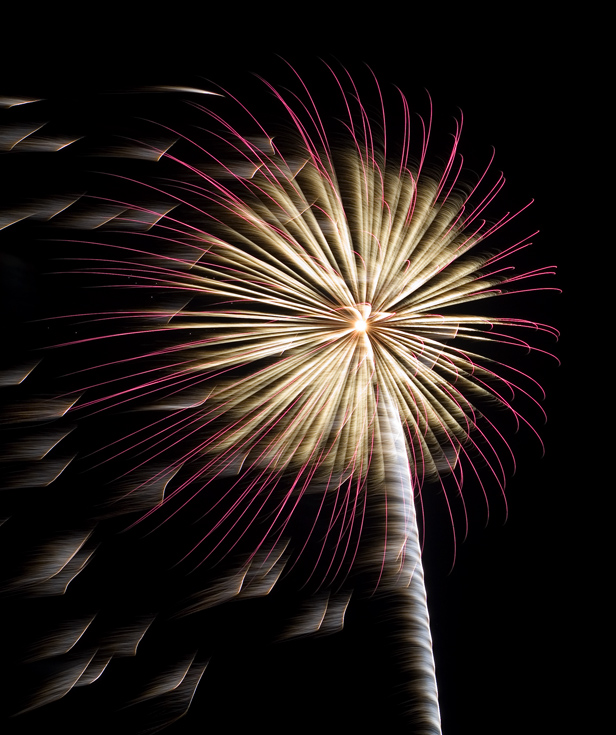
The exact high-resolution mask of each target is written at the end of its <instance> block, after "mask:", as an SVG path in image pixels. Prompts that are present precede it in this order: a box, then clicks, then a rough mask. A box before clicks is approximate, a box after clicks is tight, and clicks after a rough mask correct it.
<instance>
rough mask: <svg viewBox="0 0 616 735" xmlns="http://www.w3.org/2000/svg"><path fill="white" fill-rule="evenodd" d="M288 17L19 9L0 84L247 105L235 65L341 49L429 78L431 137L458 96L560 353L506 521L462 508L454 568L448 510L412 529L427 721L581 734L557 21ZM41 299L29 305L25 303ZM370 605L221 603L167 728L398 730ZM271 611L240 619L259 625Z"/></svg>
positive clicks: (257, 67) (568, 104) (77, 718)
mask: <svg viewBox="0 0 616 735" xmlns="http://www.w3.org/2000/svg"><path fill="white" fill-rule="evenodd" d="M303 12H305V11H302V15H300V16H296V18H295V19H294V20H291V19H289V22H288V24H287V22H286V21H285V19H283V18H280V17H278V18H270V17H262V16H261V15H259V16H255V18H254V23H253V19H250V20H249V22H248V23H246V22H245V20H244V21H243V22H242V26H241V27H240V26H239V24H238V21H237V19H228V18H222V17H218V15H214V16H212V15H210V14H209V13H208V12H204V13H203V15H199V14H197V15H193V14H192V13H190V12H188V11H186V12H174V17H173V18H172V21H173V22H168V21H167V18H166V14H161V17H160V18H159V19H158V18H157V19H153V18H145V19H144V18H142V19H137V20H135V21H134V22H133V21H131V22H129V21H127V20H125V19H123V20H120V19H115V18H111V17H107V18H104V19H99V20H97V21H93V20H85V19H80V18H77V19H75V20H74V22H75V23H76V25H73V30H72V31H71V32H70V33H67V32H64V33H62V32H59V31H56V30H55V27H56V26H55V24H54V26H53V30H52V26H50V27H49V28H48V29H47V32H45V28H44V26H45V24H44V22H43V21H42V20H38V21H37V22H36V23H35V25H36V30H37V33H36V38H34V37H33V36H32V35H29V33H28V29H29V28H31V25H29V21H26V20H25V19H20V20H19V21H16V22H15V26H14V27H15V32H16V34H19V36H20V38H23V39H24V41H23V43H21V44H19V45H18V46H19V47H18V48H15V50H14V51H13V52H12V53H11V54H8V56H9V57H10V64H9V65H6V64H5V67H4V68H5V74H4V76H3V85H4V86H6V85H8V87H9V89H6V90H0V91H6V92H9V93H19V92H21V91H23V92H25V93H33V94H36V95H38V94H41V95H44V96H46V97H49V98H52V97H54V96H56V98H58V97H59V98H61V99H63V100H65V101H67V102H71V101H76V100H78V99H80V98H81V97H82V96H83V93H84V91H85V92H86V94H89V91H90V90H92V91H98V90H101V89H107V90H111V89H118V88H131V86H133V85H142V84H158V83H162V84H168V83H169V84H179V85H188V86H205V85H206V82H205V81H204V79H212V80H214V81H216V82H218V83H220V84H222V85H223V86H232V88H233V89H234V90H241V91H242V98H243V99H247V101H248V104H249V105H250V106H251V109H253V110H256V111H257V114H258V110H259V104H260V103H259V96H260V95H261V94H262V89H261V88H260V87H259V82H258V81H256V80H254V81H253V80H252V79H251V78H250V72H257V73H259V74H261V75H262V76H264V77H265V78H267V79H268V80H272V81H274V82H276V81H277V80H278V79H279V78H280V76H279V70H282V71H281V72H280V75H282V76H285V77H286V75H287V72H286V70H285V68H284V64H283V63H282V62H281V61H280V59H278V58H277V56H276V54H280V55H281V56H283V57H284V58H285V59H287V60H288V61H290V62H291V63H293V64H294V66H296V68H297V69H298V70H299V72H300V74H302V76H303V77H304V78H305V80H306V81H307V83H308V85H309V86H310V85H311V84H312V83H313V81H314V80H316V82H315V83H320V80H322V79H323V74H322V73H321V72H320V71H319V72H318V73H317V72H315V71H314V69H315V67H317V66H318V65H319V63H320V62H319V61H318V57H319V56H322V57H325V58H327V59H328V60H332V59H338V60H339V61H341V62H342V63H345V64H346V65H348V67H349V69H350V70H351V72H352V73H353V74H354V75H355V74H357V73H359V74H360V75H364V76H363V79H364V82H367V81H368V77H367V76H366V75H365V74H364V72H363V71H362V70H361V62H366V63H368V64H369V65H370V67H371V68H372V69H373V70H374V72H375V73H376V75H377V77H378V78H379V81H380V82H381V84H383V85H388V84H397V85H398V86H400V88H401V89H402V90H403V91H404V93H405V94H406V96H407V98H408V99H409V101H410V105H411V108H412V109H413V110H416V109H418V108H421V109H423V106H424V104H425V92H424V89H428V90H429V92H430V94H431V96H432V99H433V100H434V104H435V121H436V125H437V127H438V128H439V129H440V130H441V131H442V130H445V131H449V130H450V129H451V125H450V124H449V121H451V120H452V117H453V115H455V114H456V107H460V108H461V109H462V110H463V112H464V116H465V118H464V119H465V122H464V125H465V128H464V134H463V138H462V144H461V150H462V151H463V153H465V154H466V155H468V157H469V158H470V159H471V165H472V162H473V161H474V160H476V161H478V162H479V161H481V160H485V156H488V155H489V147H490V146H491V145H493V146H495V148H496V151H497V158H496V163H495V167H496V168H498V169H501V168H502V169H503V170H504V171H505V174H506V176H507V179H508V184H507V188H506V190H505V192H504V193H503V194H502V195H501V198H502V199H508V202H507V204H508V206H511V207H515V206H516V205H518V206H522V205H523V204H525V203H526V201H527V200H528V199H529V198H534V199H535V204H534V205H533V207H532V210H531V211H530V212H529V213H527V214H526V215H524V222H523V226H522V225H521V227H522V230H523V232H527V231H533V230H534V229H540V230H541V233H540V235H538V236H537V237H535V238H534V241H535V243H536V244H535V246H534V247H533V252H532V262H534V263H536V264H537V265H538V266H539V265H549V264H552V263H554V264H557V265H558V267H559V275H558V276H557V277H556V279H553V283H551V284H550V285H555V286H556V285H557V286H559V287H561V288H563V289H564V295H563V296H558V295H550V296H549V297H548V296H546V297H543V298H541V299H535V300H533V298H532V297H531V298H530V301H527V302H526V303H527V305H528V304H529V303H530V305H531V306H532V307H533V308H535V307H537V308H539V309H540V311H541V314H540V315H538V316H537V319H538V320H540V321H546V322H548V323H551V324H553V325H555V326H556V327H558V328H560V329H561V330H562V332H563V336H562V339H561V341H560V343H559V345H558V346H557V347H556V348H555V351H556V352H557V354H558V355H559V357H560V358H561V360H562V361H563V366H562V367H560V368H557V367H556V366H555V364H552V363H550V362H549V361H547V360H546V361H545V362H544V363H543V364H541V365H540V366H539V367H538V368H537V370H538V371H539V373H540V378H541V382H542V383H543V385H544V387H545V388H546V390H547V393H548V398H547V400H546V402H545V408H546V411H547V413H548V417H549V420H548V423H547V425H546V426H545V427H544V428H543V429H542V430H541V434H542V437H543V439H544V442H545V445H546V456H545V457H544V458H542V457H541V456H540V455H541V450H540V447H539V446H538V444H537V442H536V441H535V440H534V439H533V438H532V437H531V436H530V434H527V435H526V437H525V438H523V439H522V440H520V442H519V446H518V447H517V449H518V465H519V469H518V471H517V473H516V475H515V476H514V477H513V478H511V479H510V481H509V485H508V494H507V498H508V503H509V520H508V521H507V523H506V524H505V525H503V523H502V522H503V515H504V514H503V508H502V503H500V502H499V500H498V498H497V497H496V498H495V499H494V500H495V502H494V507H493V516H492V519H491V521H490V523H489V525H488V526H487V528H484V522H485V513H482V512H481V510H480V509H479V510H478V511H477V513H476V514H475V515H473V514H471V523H470V532H469V537H468V539H467V541H466V542H465V543H464V544H462V545H461V546H459V547H458V553H457V560H456V564H455V567H454V569H453V570H452V571H451V572H449V567H450V565H451V560H452V548H451V540H450V539H451V534H450V532H449V520H448V518H447V517H446V516H445V514H444V513H443V516H442V519H441V520H442V524H441V526H440V527H438V528H435V527H434V526H432V527H431V528H430V529H429V530H428V535H427V541H426V544H427V548H426V556H425V567H426V578H427V588H428V600H429V607H430V613H431V619H432V629H433V638H434V648H435V658H436V666H437V677H438V682H439V692H440V701H441V708H442V719H443V731H444V732H445V733H447V734H448V735H453V734H455V733H477V734H480V733H514V732H515V733H518V732H539V731H546V730H547V731H549V732H551V731H560V732H576V731H579V730H577V728H576V727H574V726H573V725H572V720H571V718H572V715H573V709H574V708H576V706H575V705H574V701H575V698H574V697H573V696H572V691H573V689H575V690H577V691H578V694H577V697H581V696H582V695H581V694H580V693H579V690H578V684H582V683H583V682H582V681H581V679H582V677H581V675H580V674H579V671H580V667H579V659H578V657H579V655H580V651H581V645H580V641H579V639H578V637H577V636H576V635H575V634H574V633H573V632H572V628H574V621H575V618H576V613H575V610H576V608H577V606H578V605H579V602H580V601H579V597H580V596H582V595H584V592H583V591H580V588H581V587H584V583H583V582H582V580H583V579H584V576H585V566H586V565H585V562H584V559H583V556H582V548H581V544H580V543H579V542H578V539H579V534H580V532H581V531H584V529H585V525H586V524H585V521H584V520H583V519H584V517H585V512H586V511H585V507H586V500H585V499H584V498H583V497H581V495H582V491H583V490H584V491H585V488H584V487H582V485H581V478H582V473H581V469H580V466H579V465H580V459H579V458H580V456H581V455H583V453H584V450H583V449H582V448H580V446H583V444H584V443H585V441H586V440H585V438H584V436H582V437H580V433H582V434H583V433H585V432H586V426H588V430H591V429H590V424H591V421H590V419H586V418H584V414H585V409H584V408H583V407H580V405H579V399H576V398H573V397H572V393H573V392H574V390H573V387H572V386H573V385H574V384H576V383H577V381H579V379H580V377H579V365H578V366H577V368H576V370H575V371H574V369H573V359H574V355H573V344H574V343H576V342H577V340H578V338H579V336H578V335H576V334H575V332H574V331H573V329H572V328H570V327H569V325H572V324H575V322H571V321H569V319H568V317H567V316H566V314H567V312H566V304H567V303H573V301H574V299H573V297H572V292H573V290H574V289H575V290H576V294H579V290H578V285H577V283H578V280H579V269H578V266H577V264H578V263H579V262H580V258H581V259H582V260H583V259H584V256H583V255H582V256H581V255H580V248H584V243H583V242H582V243H581V242H580V240H581V239H582V240H583V239H584V238H583V237H582V238H581V237H580V232H579V229H578V228H576V227H575V224H576V221H577V219H578V211H579V208H580V206H581V205H580V196H581V193H580V189H581V188H582V183H581V179H583V178H584V162H583V161H584V159H583V156H584V155H585V154H584V152H583V149H584V147H585V144H584V143H582V140H586V136H585V135H584V134H583V132H582V131H581V130H580V125H581V124H582V123H581V115H580V113H582V112H585V111H586V110H587V109H588V97H589V92H588V87H587V81H586V78H585V76H584V74H583V72H582V70H581V67H580V66H579V65H578V64H577V63H576V58H575V51H573V49H572V47H570V46H569V45H568V43H567V34H568V33H569V32H570V29H569V28H567V27H564V26H560V28H558V27H554V26H550V25H549V24H544V25H543V26H542V27H537V26H536V25H535V24H534V23H533V21H532V20H531V19H529V18H519V17H505V16H504V15H503V16H502V17H501V18H500V19H495V20H494V21H492V20H490V19H486V18H481V19H480V18H472V17H470V18H469V17H468V16H466V17H464V18H459V17H457V16H456V15H451V16H449V14H448V13H447V11H446V10H443V13H442V17H441V16H440V14H435V17H434V18H432V19H430V22H425V21H423V20H420V19H419V18H410V17H406V18H400V19H398V18H397V17H396V11H391V12H386V11H385V12H384V11H383V10H381V9H379V13H378V16H381V17H378V16H377V17H374V15H366V17H365V18H363V19H362V21H361V22H360V23H358V24H357V25H358V26H359V28H358V29H356V27H355V24H356V22H357V20H356V19H355V21H354V22H351V21H350V20H349V23H348V24H347V23H346V22H345V21H342V22H337V23H336V25H335V28H334V27H332V26H331V25H328V23H327V22H326V20H325V19H323V18H319V16H316V17H310V18H308V17H305V16H303ZM503 12H504V11H503ZM260 13H264V14H265V13H267V11H265V10H261V11H260ZM437 16H438V17H437ZM398 20H399V22H398ZM321 26H324V28H322V27H321ZM304 28H305V30H304ZM385 29H387V31H386V30H385ZM381 34H382V35H381ZM244 90H246V91H245V93H244ZM320 94H321V98H324V96H325V93H324V92H322V91H320ZM35 165H36V164H34V163H30V164H28V169H27V176H26V178H28V177H29V176H30V175H33V174H35V168H34V167H35ZM478 165H479V164H478ZM30 167H32V168H30ZM25 174H26V171H24V172H23V175H25ZM510 203H511V204H510ZM516 227H517V225H516ZM516 227H514V228H513V229H514V231H515V229H516ZM512 237H513V235H512ZM5 247H6V246H5ZM8 248H9V250H10V248H11V245H9V246H8ZM574 284H575V285H574ZM583 287H584V289H587V286H586V285H585V284H584V285H583ZM5 293H6V292H5ZM20 297H22V296H21V293H20ZM22 298H25V300H26V302H27V305H26V312H27V311H28V310H29V308H30V306H29V303H30V302H29V299H30V298H31V299H32V300H34V301H35V302H36V301H37V298H38V297H37V295H36V294H35V293H30V294H28V297H27V298H26V297H22ZM576 300H577V296H576ZM3 303H5V304H6V306H5V309H6V313H7V321H8V326H9V329H10V326H11V324H12V323H14V320H16V319H18V318H20V317H21V316H23V313H24V312H23V310H21V309H20V310H19V313H17V314H16V313H15V310H14V307H13V306H12V304H13V303H14V301H12V300H11V301H9V299H6V300H5V301H3ZM43 307H44V305H43ZM40 310H41V304H40V303H38V304H37V305H36V308H32V311H33V312H40ZM43 310H44V308H43ZM511 310H512V311H513V309H511ZM19 341H20V340H19V339H16V344H19ZM580 410H581V413H582V422H581V423H582V428H581V429H580V428H579V426H578V425H579V423H580ZM574 417H575V418H574ZM433 520H434V519H433ZM279 602H280V605H282V606H283V607H284V602H283V601H279ZM377 612H378V611H376V612H375V610H371V611H365V610H364V611H362V610H361V609H359V610H357V611H355V610H354V608H353V606H351V608H350V610H349V616H348V627H347V631H346V632H345V634H343V635H341V636H335V637H331V638H326V639H318V640H313V641H310V640H307V641H299V642H295V643H289V644H284V645H277V646H266V645H265V644H263V645H261V643H260V641H259V630H258V628H259V623H258V622H255V619H254V618H253V619H252V621H249V622H248V623H247V622H245V621H244V620H243V618H242V616H243V615H249V616H250V615H252V611H250V613H245V612H244V611H242V612H241V613H240V612H238V611H237V610H234V611H233V612H232V613H229V615H230V617H231V618H232V622H230V620H229V619H227V620H225V621H224V622H225V624H226V625H229V629H233V625H236V626H237V628H236V629H237V631H238V635H237V645H234V646H230V648H229V653H228V657H227V659H226V660H220V661H213V662H212V664H211V665H210V667H209V669H208V671H207V673H206V676H205V677H204V679H203V681H202V683H201V685H200V688H199V690H198V696H197V698H196V701H195V703H194V709H193V710H192V711H191V715H190V717H188V718H186V719H185V720H184V721H183V722H181V723H179V724H178V725H177V726H174V727H175V728H177V730H176V729H172V730H170V732H176V731H177V732H202V731H209V732H223V731H230V732H235V731H243V730H244V729H248V728H249V727H250V726H251V725H252V724H254V727H255V728H259V727H267V728H268V730H270V731H274V732H277V731H283V730H286V729H288V728H293V729H296V730H299V731H302V729H303V728H304V727H306V728H307V727H308V725H313V724H320V727H321V728H322V730H323V731H325V732H328V731H330V730H331V731H333V729H334V727H335V726H343V727H345V728H348V729H349V730H351V729H357V728H359V727H361V726H362V725H364V724H365V723H366V722H369V723H370V724H369V729H370V730H371V731H372V730H376V731H382V732H396V731H401V732H402V731H407V730H406V727H405V726H404V725H403V724H402V722H401V721H399V720H397V719H396V714H395V713H392V712H391V710H390V700H389V697H390V695H391V692H392V691H395V689H396V687H397V686H399V682H397V681H396V680H395V678H394V675H393V674H391V673H388V671H389V668H388V660H387V653H386V651H385V649H384V647H383V646H382V641H383V636H384V634H385V633H386V630H384V628H383V626H384V623H382V622H381V623H380V624H377V623H375V619H374V617H372V616H373V615H376V613H377ZM268 614H269V612H268V613H265V614H264V613H262V612H258V613H255V615H256V616H257V619H258V620H261V618H260V616H261V615H264V616H265V617H266V616H267V615H268ZM377 617H378V616H377ZM5 633H6V634H7V635H8V634H9V631H7V630H6V629H5ZM81 694H82V692H76V696H74V697H73V695H72V694H71V695H69V697H71V699H70V701H69V702H68V704H66V702H64V703H61V705H59V706H57V707H56V706H55V705H54V706H51V707H49V708H47V709H46V710H42V711H41V713H40V715H36V716H35V717H39V718H41V719H38V720H36V719H33V720H31V721H28V722H26V723H25V724H20V721H19V720H12V721H11V723H10V727H11V728H13V727H14V728H16V730H15V731H16V732H30V731H33V730H32V729H31V728H32V727H33V726H34V725H33V723H36V726H37V727H39V726H41V724H42V723H43V722H45V723H46V725H47V726H48V727H51V724H50V723H56V722H59V721H63V722H64V723H65V726H66V727H67V728H68V731H69V732H73V731H75V732H87V731H88V729H89V728H91V729H92V730H93V731H95V729H96V727H97V714H96V712H94V713H93V712H92V711H91V710H90V711H88V710H87V709H86V707H85V705H83V704H82V703H81V702H80V700H79V696H80V695H81ZM67 701H68V698H67ZM67 712H68V713H70V715H69V720H70V721H69V722H68V724H67V720H65V719H64V718H66V717H67ZM70 722H72V723H73V724H70ZM81 723H83V724H81ZM20 728H23V729H20ZM71 728H73V729H71Z"/></svg>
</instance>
